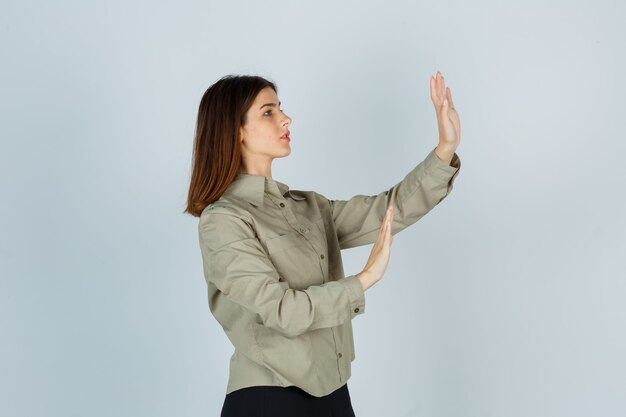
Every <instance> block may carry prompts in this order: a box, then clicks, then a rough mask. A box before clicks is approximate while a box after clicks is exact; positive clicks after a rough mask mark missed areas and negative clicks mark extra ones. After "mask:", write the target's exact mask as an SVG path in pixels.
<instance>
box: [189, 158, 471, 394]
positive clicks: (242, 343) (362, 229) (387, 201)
mask: <svg viewBox="0 0 626 417" xmlns="http://www.w3.org/2000/svg"><path fill="white" fill-rule="evenodd" d="M460 167H461V161H460V159H459V157H458V155H457V154H454V157H453V159H452V162H451V163H450V165H447V164H445V163H444V162H443V161H442V160H440V159H439V157H437V155H436V154H435V150H434V149H433V150H432V151H431V152H430V153H429V154H428V156H427V157H426V158H425V159H424V160H423V161H422V162H421V163H420V164H419V165H417V166H416V167H415V168H413V169H412V170H411V171H410V172H409V173H408V174H407V175H406V176H405V177H404V179H403V180H402V181H400V182H399V183H397V184H396V185H394V186H393V187H391V188H390V189H388V190H385V191H383V192H381V193H379V194H377V195H360V194H359V195H355V196H353V197H352V198H350V199H349V200H329V199H327V198H326V197H324V196H323V195H321V194H319V193H317V192H315V191H300V190H290V189H289V187H288V186H287V185H286V184H283V183H281V182H279V181H276V180H274V179H272V178H271V177H267V176H261V175H251V174H243V173H241V174H239V175H238V176H237V178H236V180H235V181H234V182H233V183H231V185H230V186H229V187H228V189H227V190H226V192H225V193H224V194H223V195H222V197H221V198H220V199H219V200H217V201H216V202H214V203H213V204H211V205H209V206H207V207H206V208H205V209H204V211H203V212H202V214H201V216H200V220H199V224H198V233H199V241H200V248H201V252H202V258H203V268H204V276H205V279H206V282H207V285H208V301H209V308H210V310H211V313H212V314H213V316H214V317H215V318H216V319H217V321H218V322H219V323H220V324H221V326H222V328H223V329H224V331H225V333H226V335H227V336H228V338H229V339H230V341H231V343H232V344H233V346H234V348H235V350H234V353H233V355H232V357H231V359H230V369H229V380H228V386H227V388H226V393H227V394H228V393H230V392H232V391H234V390H237V389H240V388H244V387H249V386H257V385H273V386H281V387H286V386H290V385H296V386H298V387H300V388H302V389H303V390H304V391H306V392H308V393H309V394H311V395H314V396H316V397H321V396H324V395H327V394H330V393H331V392H333V391H335V390H336V389H338V388H340V387H341V386H342V385H344V384H345V383H346V382H347V381H348V379H349V378H350V375H351V362H352V361H353V360H354V358H355V351H354V340H353V335H352V322H351V321H352V319H353V318H354V317H356V316H358V315H361V314H363V313H364V312H365V295H364V291H363V288H362V286H361V283H360V281H359V279H358V278H357V277H356V275H348V276H346V275H345V273H344V270H343V264H342V261H341V252H340V250H341V249H346V248H353V247H355V246H361V245H367V244H372V243H374V242H375V240H376V237H377V234H378V230H379V228H380V225H381V222H382V219H383V217H384V215H385V211H386V210H387V208H388V207H389V205H392V206H394V209H395V212H394V220H393V227H392V233H393V234H394V235H395V234H397V233H398V232H400V231H401V230H403V229H405V228H406V227H407V226H409V225H411V224H413V223H415V222H416V221H418V220H419V219H420V218H421V217H423V216H424V215H425V214H426V213H428V212H429V211H430V210H431V209H432V208H433V207H435V206H436V205H437V204H439V203H440V202H441V200H443V199H444V198H445V197H446V196H447V195H448V194H449V193H450V191H451V190H452V184H453V182H454V179H455V177H456V175H457V174H458V172H459V169H460ZM363 265H365V260H364V261H363ZM358 272H360V271H355V274H356V273H358Z"/></svg>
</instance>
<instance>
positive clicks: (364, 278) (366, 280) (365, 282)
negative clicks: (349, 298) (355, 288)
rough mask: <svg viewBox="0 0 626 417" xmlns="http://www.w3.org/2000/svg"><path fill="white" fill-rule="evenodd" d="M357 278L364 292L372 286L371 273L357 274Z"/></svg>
mask: <svg viewBox="0 0 626 417" xmlns="http://www.w3.org/2000/svg"><path fill="white" fill-rule="evenodd" d="M356 277H357V278H358V279H359V281H360V282H361V287H363V291H365V290H367V289H368V288H369V287H370V286H371V285H370V274H369V273H367V272H365V271H361V272H359V273H358V274H356Z"/></svg>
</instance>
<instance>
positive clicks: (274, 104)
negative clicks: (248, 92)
mask: <svg viewBox="0 0 626 417" xmlns="http://www.w3.org/2000/svg"><path fill="white" fill-rule="evenodd" d="M281 104H282V103H281V102H280V101H279V102H278V105H279V106H280V105H281ZM265 106H269V107H276V103H265V104H264V105H262V106H261V107H259V110H261V109H262V108H263V107H265Z"/></svg>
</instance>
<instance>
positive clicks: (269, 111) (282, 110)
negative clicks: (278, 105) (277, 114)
mask: <svg viewBox="0 0 626 417" xmlns="http://www.w3.org/2000/svg"><path fill="white" fill-rule="evenodd" d="M280 111H281V112H283V113H284V112H285V109H280ZM268 113H270V114H271V113H272V111H271V110H268V111H266V112H265V113H263V114H264V115H265V114H268Z"/></svg>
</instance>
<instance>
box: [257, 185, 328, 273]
mask: <svg viewBox="0 0 626 417" xmlns="http://www.w3.org/2000/svg"><path fill="white" fill-rule="evenodd" d="M268 186H269V187H270V188H272V189H274V188H275V189H276V190H274V191H276V195H274V194H271V193H268V192H267V191H265V195H266V196H267V197H268V198H269V199H270V201H271V202H272V203H274V204H275V205H276V206H278V207H279V208H280V210H281V213H282V214H283V217H284V218H285V220H286V221H287V224H289V226H291V227H292V228H293V229H294V230H295V231H296V232H298V233H299V234H300V235H301V236H302V237H304V239H305V240H306V241H307V242H308V243H309V244H310V245H311V247H312V248H313V250H314V251H315V253H316V254H317V256H318V259H319V260H318V262H319V263H320V271H321V272H322V277H323V282H328V280H329V279H328V265H327V262H328V259H327V258H326V256H325V255H324V246H323V245H322V242H321V241H320V240H319V239H317V236H316V234H315V233H312V232H311V228H313V227H317V226H316V225H315V224H314V223H312V222H310V221H309V220H308V219H306V218H304V217H302V216H300V217H299V218H298V217H296V215H295V213H294V212H293V211H292V210H291V208H290V207H289V203H288V201H287V200H286V199H285V198H284V197H283V196H282V193H281V192H280V190H279V189H278V187H277V186H276V185H275V184H272V183H269V184H268ZM277 195H279V196H280V197H277Z"/></svg>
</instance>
